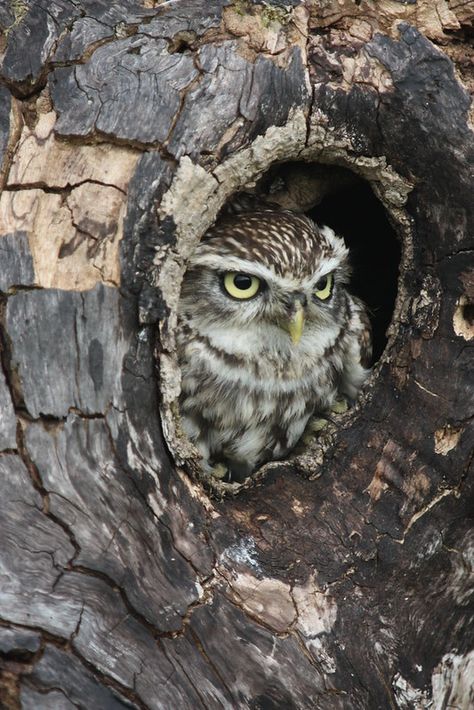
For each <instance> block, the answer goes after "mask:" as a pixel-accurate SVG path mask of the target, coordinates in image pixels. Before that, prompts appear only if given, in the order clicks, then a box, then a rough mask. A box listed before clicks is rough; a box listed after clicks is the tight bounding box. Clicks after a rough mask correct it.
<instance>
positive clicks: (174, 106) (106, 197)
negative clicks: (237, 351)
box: [0, 0, 474, 710]
mask: <svg viewBox="0 0 474 710" xmlns="http://www.w3.org/2000/svg"><path fill="white" fill-rule="evenodd" d="M473 21H474V3H472V2H455V1H450V2H446V1H445V0H437V2H428V0H410V2H406V1H404V2H393V1H392V0H381V1H380V2H379V3H370V2H366V1H365V0H363V1H362V2H360V3H354V2H352V1H351V0H344V2H339V1H337V2H336V0H329V1H328V2H325V3H320V2H316V1H314V2H313V1H311V2H307V3H304V4H303V3H300V2H298V1H297V0H292V2H284V1H283V0H274V1H273V2H267V3H258V2H247V1H246V0H236V2H231V1H230V0H213V1H212V2H204V1H201V0H199V2H190V1H189V0H179V2H171V3H158V4H157V3H155V2H153V1H152V0H145V1H144V2H140V3H138V2H137V3H135V2H133V1H132V0H121V1H120V2H114V3H109V2H105V1H104V2H103V1H102V0H75V1H74V2H73V3H71V2H68V1H67V0H55V2H54V3H53V4H51V3H46V2H44V0H41V2H38V1H35V2H34V3H23V2H15V3H11V4H10V6H9V7H0V24H1V25H2V26H3V27H4V29H5V33H4V38H3V40H2V42H3V43H2V44H0V50H1V51H2V52H3V64H2V70H1V79H2V82H1V84H0V153H1V165H2V175H1V180H0V185H2V186H3V192H2V194H1V196H0V297H1V299H0V335H1V339H0V354H1V367H0V492H1V499H2V506H1V510H2V514H1V515H0V540H1V545H0V706H2V707H5V708H8V709H10V708H20V707H21V708H27V709H30V708H31V709H33V708H34V709H35V710H36V709H39V710H41V709H42V708H45V709H48V710H49V709H50V708H73V707H88V708H89V707H90V708H127V707H130V708H141V709H143V708H160V709H165V708H166V709H168V708H174V707H180V708H190V709H192V710H194V709H195V708H199V707H203V708H220V707H225V708H234V707H238V708H252V709H253V710H257V709H259V708H298V709H300V708H301V709H305V708H308V710H309V709H310V708H321V709H322V710H324V709H327V710H333V709H337V708H341V710H342V709H343V708H344V709H349V708H359V709H362V708H363V709H364V710H365V709H368V708H374V709H375V708H387V707H399V708H403V709H404V708H407V709H408V708H410V709H411V708H419V709H423V708H426V709H427V708H429V707H430V708H436V709H438V710H441V708H444V707H449V706H456V707H459V708H462V709H465V710H468V708H470V707H472V705H473V704H474V687H473V685H472V677H473V668H474V649H473V645H472V634H470V633H469V628H470V627H471V626H472V622H473V617H474V609H473V592H474V587H473V583H472V567H473V559H472V550H473V544H474V543H473V527H472V494H473V460H474V457H473V449H474V434H473V422H474V419H473V410H474V388H473V386H472V362H473V359H472V357H473V343H474V327H473V311H474V288H473V283H474V277H473V274H474V243H473V238H472V234H473V232H474V224H473V221H474V217H473V211H472V187H473V185H472V162H473V157H474V134H473V132H472V115H473V114H472V97H471V95H470V93H469V91H471V92H472V90H473V88H474V75H473V73H472V66H471V65H469V63H468V61H467V59H466V58H468V57H470V54H469V51H470V50H468V48H467V44H466V37H467V36H468V35H469V32H470V31H471V30H470V28H471V27H472V22H473ZM453 62H455V63H453ZM460 78H461V79H462V82H463V83H461V80H460ZM288 164H290V165H291V167H288ZM313 164H317V165H318V166H320V167H319V168H318V170H317V171H314V172H312V168H311V166H312V165H313ZM321 166H323V167H321ZM324 166H329V169H328V168H325V167H324ZM331 170H332V172H331ZM348 171H350V173H348ZM348 175H355V176H356V177H355V178H350V177H348ZM269 176H270V177H269ZM321 176H322V177H321ZM325 176H326V177H325ZM270 178H271V179H270ZM362 180H363V181H365V182H366V183H367V184H369V185H370V187H371V188H372V190H373V192H374V194H375V195H376V197H377V198H378V200H379V201H380V203H381V204H382V205H383V208H384V209H385V212H386V214H387V215H388V218H389V220H390V223H391V225H392V227H393V229H394V230H395V232H396V234H397V237H398V239H399V243H400V248H399V247H397V246H395V247H394V246H393V245H392V246H391V247H387V249H388V251H389V253H390V254H392V255H393V258H394V259H395V258H397V255H398V253H399V251H401V262H400V277H399V280H398V295H397V302H396V305H395V311H394V314H393V317H392V322H391V324H390V328H389V337H388V341H387V343H386V347H385V349H384V352H383V354H382V355H381V358H380V360H379V362H378V363H377V364H376V366H375V369H374V375H373V377H372V379H371V381H370V383H369V385H368V387H367V388H366V391H365V392H364V394H363V397H362V398H361V401H360V403H359V404H358V405H357V407H356V408H354V409H353V410H351V411H349V412H348V413H347V414H344V415H340V416H339V417H336V419H335V422H334V423H333V424H331V425H330V426H329V427H328V430H327V432H326V433H325V434H323V435H322V436H321V437H320V438H319V439H316V440H313V441H312V442H310V443H309V444H308V445H307V446H306V447H302V448H300V449H298V451H297V452H295V454H294V455H292V456H291V457H290V459H289V460H288V461H283V462H278V463H272V464H270V465H269V466H267V467H266V470H263V471H262V472H260V473H259V474H258V475H257V477H256V479H255V480H252V481H249V482H248V483H247V484H246V485H245V486H243V487H239V486H236V485H234V484H229V485H227V487H226V485H222V486H221V487H220V488H219V487H218V491H219V492H220V493H221V494H222V495H221V497H220V498H219V496H217V497H216V495H214V497H212V496H211V495H210V491H209V490H208V489H207V488H205V487H203V485H202V484H201V483H200V481H199V477H198V475H196V470H197V469H196V467H197V463H196V459H195V458H194V457H193V451H192V449H191V448H190V447H189V443H188V442H186V441H184V440H183V438H182V434H181V433H180V428H179V421H178V419H177V415H176V397H177V394H178V391H179V372H178V370H177V366H176V358H175V352H174V326H175V323H176V305H177V298H178V295H179V286H180V279H181V277H182V274H183V272H184V269H185V268H186V261H187V258H188V256H189V254H190V252H191V250H192V248H193V246H194V244H195V243H196V242H197V240H198V239H199V238H200V237H201V236H202V234H203V233H204V231H205V230H206V229H207V227H208V226H209V225H210V224H211V223H212V222H213V221H214V219H215V218H216V216H217V214H218V213H219V211H220V210H221V208H222V207H223V206H224V205H225V204H226V202H227V201H228V200H229V199H231V198H232V196H233V195H234V194H235V193H237V192H239V191H241V190H252V189H254V188H255V189H256V190H257V191H259V190H262V191H264V192H265V191H268V190H270V189H271V190H273V194H276V195H277V198H278V200H280V201H281V203H282V204H284V203H285V202H286V203H288V202H290V203H291V205H292V206H293V207H294V208H296V209H303V210H311V211H312V210H314V214H318V210H320V213H324V214H325V216H327V217H328V219H330V218H331V210H338V211H340V212H342V211H344V210H347V207H346V206H345V203H344V194H346V195H347V191H348V190H349V191H350V190H351V189H353V190H354V191H355V192H356V191H357V189H358V187H357V186H359V185H360V184H361V181H362ZM285 181H286V182H285ZM255 186H256V187H255ZM275 186H276V187H275ZM282 186H283V187H282ZM344 191H346V192H344ZM328 194H330V196H331V199H330V201H329V202H326V207H324V203H323V202H322V200H324V199H325V198H326V196H327V195H328ZM359 194H361V195H362V192H360V193H359ZM361 199H364V198H361ZM364 204H367V205H370V201H368V202H367V203H364ZM328 205H330V206H329V207H328ZM331 205H332V206H331ZM368 209H369V210H370V208H368ZM359 219H360V220H361V221H363V220H366V222H367V229H368V230H369V227H370V221H371V214H370V211H368V212H367V214H366V215H364V214H362V216H361V217H360V218H359ZM377 219H379V218H377ZM377 224H379V225H380V232H381V233H380V249H379V250H378V251H379V253H382V252H383V251H384V249H383V245H384V244H389V240H390V238H391V237H390V234H391V227H390V226H389V223H388V221H386V222H384V221H383V219H382V218H380V221H378V222H377ZM360 231H361V232H363V229H362V230H360ZM373 238H374V237H373V236H372V237H371V239H373ZM387 240H388V241H387ZM368 251H369V250H366V252H365V253H366V254H367V253H368ZM374 251H376V250H374ZM372 258H373V261H372V260H371V262H370V269H377V264H380V263H381V262H380V261H377V259H378V258H379V257H377V254H374V255H373V257H371V259H372ZM370 269H368V273H369V275H368V276H367V277H366V278H367V279H369V280H370ZM393 270H394V269H393V268H392V271H393ZM387 273H388V272H387ZM395 286H396V285H395V284H394V283H391V284H387V288H388V289H392V290H393V289H394V288H395ZM378 288H379V291H378V292H377V291H376V290H375V291H374V294H375V295H374V302H375V305H377V299H378V298H381V296H379V295H376V294H377V293H379V294H380V293H381V292H382V291H383V288H381V287H380V285H379V287H378ZM380 317H383V318H386V316H380ZM374 318H375V319H376V320H377V318H379V316H378V315H377V313H375V314H374ZM381 322H382V321H380V320H379V321H378V323H379V329H380V327H381V326H380V323H381ZM383 323H385V321H383ZM383 327H384V326H383ZM383 327H382V329H383ZM227 493H232V494H235V495H226V494H227ZM214 494H216V490H214Z"/></svg>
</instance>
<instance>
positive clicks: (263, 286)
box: [178, 208, 371, 480]
mask: <svg viewBox="0 0 474 710" xmlns="http://www.w3.org/2000/svg"><path fill="white" fill-rule="evenodd" d="M348 278H349V265H348V250H347V248H346V247H345V245H344V242H343V240H342V239H340V238H339V237H337V236H336V235H335V233H334V232H333V231H332V229H330V228H329V227H318V226H317V225H316V224H314V223H313V222H312V221H311V220H310V219H308V218H307V217H305V216H303V215H301V214H296V213H293V212H289V211H285V210H282V211H276V210H273V209H266V208H260V209H258V210H256V211H253V212H243V213H237V214H233V215H229V216H226V217H224V218H222V219H220V220H219V221H218V222H217V223H216V225H215V226H213V227H212V228H211V229H210V230H209V231H208V232H207V234H206V235H205V237H204V238H203V239H202V241H201V242H200V244H199V245H198V247H197V248H196V250H195V252H194V253H193V255H192V257H191V260H190V264H189V267H188V270H187V272H186V274H185V277H184V281H183V287H182V292H181V300H180V305H179V327H178V354H179V362H180V366H181V372H182V391H181V397H180V410H181V415H182V421H183V427H184V430H185V432H186V434H187V435H188V436H189V438H190V439H191V441H192V442H193V443H194V444H195V446H196V447H197V449H198V450H199V452H200V453H201V454H202V456H203V466H204V468H205V470H206V471H207V472H208V473H209V474H211V475H212V473H213V470H217V469H218V468H219V469H220V475H221V474H222V470H225V471H227V472H228V474H229V477H230V478H231V479H232V480H243V479H245V478H246V477H247V476H249V475H250V474H251V473H252V472H253V471H254V470H255V468H256V467H258V466H259V465H261V464H263V463H265V462H266V461H269V460H271V459H280V458H282V457H284V456H285V455H286V454H287V453H288V452H289V451H290V450H291V449H292V448H293V447H294V446H295V444H296V443H297V442H298V440H299V439H300V437H301V435H302V434H303V431H304V429H305V427H306V425H307V424H308V420H309V418H310V417H311V416H312V415H314V414H324V412H327V411H328V410H329V409H330V408H331V406H332V405H333V404H334V402H335V400H336V399H337V398H340V397H344V398H346V399H348V400H349V401H353V400H354V399H355V397H356V395H357V392H358V390H359V388H360V387H361V385H362V383H363V382H364V380H365V378H366V377H367V374H368V369H367V367H368V365H369V360H370V355H371V343H370V327H369V322H368V319H367V315H366V312H365V309H364V306H363V304H362V303H361V302H360V301H359V300H358V299H357V298H355V297H354V296H351V295H350V293H349V292H348V291H347V282H348ZM223 467H225V469H224V468H223Z"/></svg>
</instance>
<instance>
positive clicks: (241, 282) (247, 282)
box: [234, 274, 252, 291]
mask: <svg viewBox="0 0 474 710" xmlns="http://www.w3.org/2000/svg"><path fill="white" fill-rule="evenodd" d="M251 285H252V277H251V276H247V274H236V275H235V276H234V286H235V287H236V288H238V289H240V290H241V291H246V290H247V289H248V288H250V286H251Z"/></svg>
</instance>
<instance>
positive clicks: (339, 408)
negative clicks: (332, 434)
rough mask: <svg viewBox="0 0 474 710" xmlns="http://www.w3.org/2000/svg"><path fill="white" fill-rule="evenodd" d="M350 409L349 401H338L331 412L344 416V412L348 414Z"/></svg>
mask: <svg viewBox="0 0 474 710" xmlns="http://www.w3.org/2000/svg"><path fill="white" fill-rule="evenodd" d="M348 409H349V404H348V402H347V399H344V398H342V399H336V400H335V402H334V403H333V405H332V407H331V412H334V414H344V412H347V410H348Z"/></svg>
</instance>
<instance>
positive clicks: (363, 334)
mask: <svg viewBox="0 0 474 710" xmlns="http://www.w3.org/2000/svg"><path fill="white" fill-rule="evenodd" d="M353 300H354V304H355V306H356V311H357V315H358V318H359V321H360V326H359V328H358V329H357V337H358V341H359V349H360V364H361V365H362V367H365V368H366V369H367V370H368V369H369V368H370V366H371V364H372V326H371V324H370V319H369V316H368V315H367V310H366V308H365V306H364V304H363V303H362V301H360V300H359V299H358V298H354V297H353Z"/></svg>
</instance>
